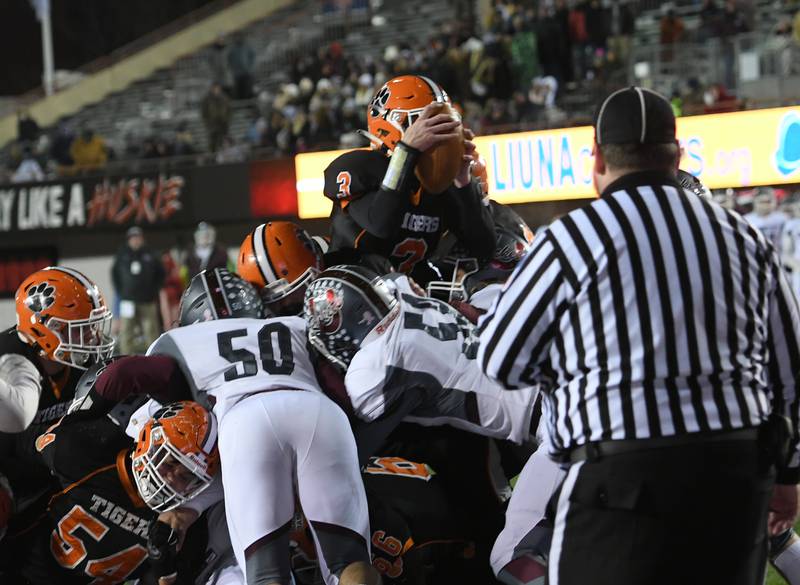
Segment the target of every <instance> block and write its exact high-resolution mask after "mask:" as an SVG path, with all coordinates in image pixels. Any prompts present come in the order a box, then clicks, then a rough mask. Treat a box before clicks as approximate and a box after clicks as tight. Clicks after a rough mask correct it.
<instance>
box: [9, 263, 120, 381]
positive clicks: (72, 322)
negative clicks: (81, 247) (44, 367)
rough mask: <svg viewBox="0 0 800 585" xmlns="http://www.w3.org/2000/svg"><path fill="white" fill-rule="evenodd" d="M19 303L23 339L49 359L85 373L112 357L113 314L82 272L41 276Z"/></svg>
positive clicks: (26, 286) (51, 271)
mask: <svg viewBox="0 0 800 585" xmlns="http://www.w3.org/2000/svg"><path fill="white" fill-rule="evenodd" d="M15 300H16V309H17V334H18V336H19V337H20V339H22V341H24V342H25V343H27V344H29V345H31V346H33V347H34V348H35V349H37V350H38V351H39V353H40V354H41V356H42V357H44V358H45V359H48V360H51V361H54V362H59V363H62V364H64V365H67V366H70V367H74V368H78V369H82V370H85V369H87V368H88V367H90V366H91V365H92V364H93V363H96V362H100V361H105V360H107V359H109V358H110V357H111V354H112V353H113V351H114V339H113V337H111V319H112V315H111V312H110V311H109V310H108V307H107V306H106V304H105V300H104V299H103V296H102V295H101V294H100V290H99V289H98V288H97V285H96V284H94V282H92V281H91V280H89V279H88V278H87V277H86V276H84V275H83V274H82V273H80V272H78V271H77V270H73V269H71V268H66V267H58V266H57V267H48V268H44V269H42V270H39V271H38V272H35V273H33V274H32V275H30V276H29V277H28V278H26V279H25V281H23V283H22V284H21V285H20V287H19V289H18V290H17V293H16V296H15Z"/></svg>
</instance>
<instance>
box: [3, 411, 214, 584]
mask: <svg viewBox="0 0 800 585" xmlns="http://www.w3.org/2000/svg"><path fill="white" fill-rule="evenodd" d="M145 420H146V422H145V423H144V426H143V427H142V428H141V430H140V432H139V438H138V441H137V443H136V445H135V446H132V445H131V439H130V437H129V436H128V435H126V434H125V432H124V429H123V427H121V426H119V425H118V424H117V423H116V422H115V421H114V420H113V418H112V417H109V416H99V417H96V418H85V417H75V416H74V415H72V414H70V415H67V416H66V417H64V418H63V419H62V420H61V421H60V422H59V423H56V424H55V425H52V426H50V427H49V428H47V429H46V430H45V431H44V432H43V433H42V434H40V435H38V437H36V438H35V443H34V447H33V448H32V450H33V449H34V448H35V453H36V455H37V457H38V458H39V460H40V461H41V463H42V464H43V465H44V466H45V467H46V468H47V469H48V471H50V472H51V473H52V476H53V481H55V482H56V483H57V488H56V490H54V491H55V492H56V493H55V494H54V495H52V497H50V498H49V502H48V506H47V512H46V513H45V514H44V515H43V516H42V517H41V518H39V519H38V520H37V521H36V522H35V523H34V524H33V526H30V527H28V530H26V531H24V532H20V533H19V534H16V535H15V538H13V539H10V540H9V542H8V543H7V547H8V548H7V549H5V547H4V550H3V553H4V555H5V553H7V552H12V553H13V554H14V556H13V562H12V563H10V565H11V566H8V567H7V566H5V564H4V566H2V568H0V576H1V577H2V578H3V582H4V583H5V582H7V581H6V580H8V582H11V583H17V582H24V583H88V582H89V581H90V580H91V579H92V578H93V577H94V578H95V580H94V581H93V582H96V583H108V584H111V583H123V582H125V581H128V580H131V581H133V580H136V579H138V578H141V577H143V576H144V575H145V574H149V575H152V576H154V577H155V578H156V579H161V580H159V581H158V582H159V583H161V584H162V585H163V584H165V583H170V582H172V579H173V578H174V577H175V576H176V573H177V564H176V560H177V559H176V555H177V549H178V548H179V543H180V541H181V540H182V536H183V534H184V531H185V529H186V528H188V526H189V525H190V524H191V522H190V521H187V522H185V523H183V524H182V525H181V526H176V525H175V524H167V523H166V520H167V519H168V518H170V516H172V515H174V513H175V512H178V511H191V509H190V508H188V507H186V505H187V504H188V503H189V502H190V500H193V499H194V498H195V497H196V496H197V495H199V494H200V493H201V492H203V491H204V490H205V489H206V488H207V487H208V486H209V485H210V484H211V483H212V480H213V479H214V477H215V476H216V475H217V474H218V473H219V455H218V449H217V424H216V419H215V418H214V416H213V415H212V414H211V413H210V412H209V411H207V410H206V409H204V408H203V407H201V406H200V405H199V404H197V403H195V402H191V401H183V402H176V403H171V404H167V405H165V406H163V407H161V408H159V409H158V410H156V411H155V412H154V413H153V415H152V417H151V418H150V419H149V420H147V419H145ZM75 488H77V489H75ZM59 490H60V491H59ZM189 518H190V519H191V520H194V519H196V518H197V514H193V515H191V516H189ZM76 527H80V529H77V530H76ZM4 545H6V543H4ZM6 564H7V563H6ZM4 571H5V572H4Z"/></svg>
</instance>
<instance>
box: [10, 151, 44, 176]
mask: <svg viewBox="0 0 800 585" xmlns="http://www.w3.org/2000/svg"><path fill="white" fill-rule="evenodd" d="M34 181H44V172H42V167H41V166H40V165H39V161H37V160H36V157H34V156H33V150H32V149H31V147H30V146H26V147H24V148H23V150H22V162H21V163H20V164H19V166H18V167H17V170H16V171H14V174H13V175H12V176H11V182H12V183H32V182H34Z"/></svg>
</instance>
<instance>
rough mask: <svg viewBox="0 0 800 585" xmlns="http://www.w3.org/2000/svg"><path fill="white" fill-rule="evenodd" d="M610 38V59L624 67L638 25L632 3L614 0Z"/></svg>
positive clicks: (626, 0)
mask: <svg viewBox="0 0 800 585" xmlns="http://www.w3.org/2000/svg"><path fill="white" fill-rule="evenodd" d="M610 17H611V18H610V20H611V22H610V27H609V28H610V31H609V32H610V35H611V36H610V37H609V39H608V40H609V43H608V49H609V59H610V60H611V61H612V62H614V63H619V64H620V66H622V67H624V66H625V65H627V63H628V55H630V52H631V37H633V32H634V28H635V25H636V17H635V16H634V14H633V8H632V7H631V2H629V1H628V0H614V2H612V4H611V14H610Z"/></svg>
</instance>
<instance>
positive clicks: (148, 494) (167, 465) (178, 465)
mask: <svg viewBox="0 0 800 585" xmlns="http://www.w3.org/2000/svg"><path fill="white" fill-rule="evenodd" d="M131 459H132V464H131V468H132V470H133V477H134V480H135V481H136V487H137V489H138V490H139V495H141V496H142V499H143V500H144V503H145V504H147V506H148V507H150V508H151V509H153V510H156V511H157V512H167V511H169V510H172V509H173V508H177V507H178V506H180V505H181V504H184V503H186V502H188V501H189V500H190V499H192V498H193V497H195V496H196V495H198V494H199V493H200V492H202V491H203V490H205V489H206V488H207V487H208V486H209V485H211V481H212V480H213V479H214V476H215V475H216V473H217V471H218V470H219V453H218V451H217V421H216V418H214V415H213V414H211V413H210V412H208V411H207V410H206V409H205V408H203V407H202V406H200V405H199V404H197V403H196V402H190V401H188V400H187V401H183V402H175V403H172V404H169V405H167V406H165V407H163V408H161V409H160V410H158V411H157V412H156V413H155V414H154V415H153V418H151V419H150V420H149V421H148V422H147V423H146V424H145V425H144V427H143V428H142V430H141V431H140V432H139V439H138V441H137V443H136V449H135V450H134V452H133V454H132V455H131Z"/></svg>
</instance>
